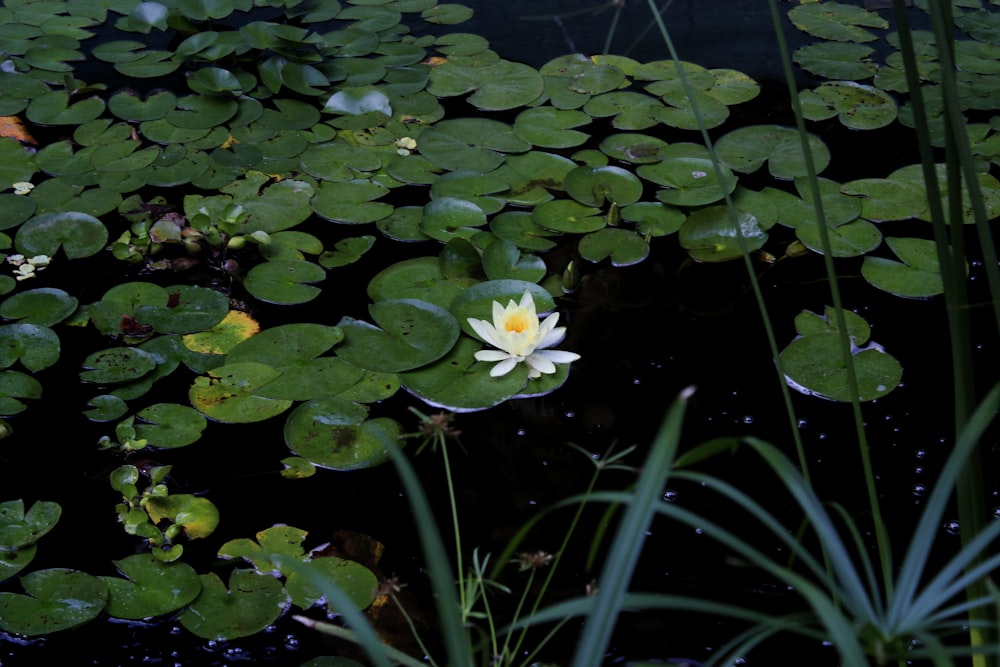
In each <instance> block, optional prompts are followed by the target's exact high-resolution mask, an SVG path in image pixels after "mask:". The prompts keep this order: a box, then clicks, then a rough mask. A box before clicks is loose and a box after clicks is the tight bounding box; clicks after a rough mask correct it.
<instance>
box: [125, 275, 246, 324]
mask: <svg viewBox="0 0 1000 667" xmlns="http://www.w3.org/2000/svg"><path fill="white" fill-rule="evenodd" d="M165 289H166V293H167V295H168V297H167V303H164V304H160V303H149V304H142V305H139V306H137V307H136V309H135V318H136V319H137V320H138V321H139V322H141V323H143V324H148V325H150V326H152V327H153V329H154V330H155V331H157V332H159V333H173V334H188V333H193V332H197V331H205V330H206V329H210V328H212V327H214V326H215V325H216V324H218V323H219V322H221V321H222V320H223V318H225V317H226V315H227V314H228V313H229V299H228V298H226V295H225V294H222V293H221V292H218V291H216V290H214V289H210V288H207V287H199V286H197V285H174V286H172V287H167V288H165Z"/></svg>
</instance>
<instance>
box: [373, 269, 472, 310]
mask: <svg viewBox="0 0 1000 667" xmlns="http://www.w3.org/2000/svg"><path fill="white" fill-rule="evenodd" d="M474 282H475V281H463V280H453V279H451V278H448V277H447V276H445V275H444V273H442V271H441V265H440V261H439V260H438V258H437V257H414V258H413V259H408V260H403V261H402V262H397V263H395V264H393V265H391V266H388V267H386V268H385V269H383V270H382V271H380V272H379V273H377V274H375V277H374V278H372V279H371V281H370V282H369V283H368V296H369V297H370V298H371V299H372V301H389V300H395V299H415V300H418V301H425V302H427V303H433V304H435V305H437V306H440V307H441V308H447V307H448V306H450V305H451V302H452V301H453V300H454V299H455V297H457V296H458V295H459V294H461V293H462V291H463V290H464V289H465V288H466V287H468V286H469V285H470V284H472V283H474Z"/></svg>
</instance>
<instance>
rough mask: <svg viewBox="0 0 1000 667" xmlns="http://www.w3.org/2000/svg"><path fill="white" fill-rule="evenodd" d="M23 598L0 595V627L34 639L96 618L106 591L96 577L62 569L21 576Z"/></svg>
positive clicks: (103, 602)
mask: <svg viewBox="0 0 1000 667" xmlns="http://www.w3.org/2000/svg"><path fill="white" fill-rule="evenodd" d="M21 586H22V587H23V588H24V591H25V593H26V595H20V594H16V593H8V592H0V628H2V629H3V630H5V631H7V632H14V633H17V634H20V635H27V636H29V637H34V636H38V635H46V634H51V633H53V632H58V631H60V630H67V629H69V628H75V627H77V626H79V625H83V624H84V623H87V622H88V621H92V620H94V619H95V618H97V616H98V614H100V613H101V611H102V610H103V609H104V607H105V605H106V604H107V601H108V589H107V587H106V586H105V585H104V582H102V581H101V580H100V579H98V578H97V577H94V576H91V575H89V574H86V573H85V572H80V571H78V570H70V569H65V568H53V569H49V570H38V571H36V572H31V573H30V574H27V575H25V576H23V577H21Z"/></svg>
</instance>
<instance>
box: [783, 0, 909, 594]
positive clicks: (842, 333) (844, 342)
mask: <svg viewBox="0 0 1000 667" xmlns="http://www.w3.org/2000/svg"><path fill="white" fill-rule="evenodd" d="M768 3H769V5H770V9H771V20H772V21H773V23H774V35H775V39H776V41H777V44H778V50H779V52H780V53H781V61H782V66H783V68H784V73H785V83H786V85H787V86H788V91H789V95H790V98H791V103H792V110H793V112H794V114H795V124H796V127H797V129H798V132H799V138H800V141H801V143H802V152H803V157H804V158H805V165H806V172H807V174H808V181H809V188H810V192H811V195H812V198H813V204H814V206H815V210H816V218H817V224H818V226H819V233H820V243H821V246H822V248H823V264H824V267H825V269H826V275H827V278H828V281H829V283H830V297H831V299H832V301H833V308H834V317H835V321H836V324H837V330H838V334H839V342H840V353H841V355H842V357H843V358H844V359H848V360H849V359H852V358H853V357H852V354H851V340H850V338H849V337H848V334H847V323H846V321H845V318H844V305H843V300H842V299H841V295H840V287H839V285H838V282H837V272H836V269H835V268H834V266H833V252H832V251H831V246H830V234H829V230H828V229H827V224H826V216H825V214H824V211H823V204H822V198H821V194H820V190H819V180H818V177H817V172H816V167H815V163H814V161H813V157H812V151H810V149H809V140H808V136H809V135H808V132H807V130H806V127H805V120H804V117H803V115H802V109H801V107H800V105H799V96H798V86H797V85H796V81H795V73H794V72H793V70H792V59H791V54H790V51H789V48H788V43H787V41H786V40H785V33H784V29H783V27H782V25H781V21H780V14H779V11H778V5H777V1H776V0H768ZM845 369H846V373H847V385H848V388H849V390H850V395H851V409H852V413H853V416H854V429H855V433H856V436H857V441H858V450H859V454H860V458H861V467H862V472H863V474H864V480H865V491H866V493H867V496H868V506H869V508H870V511H871V515H872V523H873V525H874V530H875V541H876V544H877V546H878V554H879V564H880V566H881V574H882V582H883V586H885V588H886V593H887V597H888V596H891V595H892V574H893V573H892V556H891V554H892V551H891V545H890V542H889V533H888V530H887V529H886V525H885V521H884V520H883V518H882V509H881V504H880V503H879V499H878V490H877V489H876V487H875V473H874V471H873V469H872V464H871V456H870V455H869V452H868V437H867V435H866V434H865V428H864V417H863V416H862V414H861V403H860V401H859V399H858V380H857V373H856V371H855V368H854V364H853V363H848V364H845ZM807 480H808V478H807Z"/></svg>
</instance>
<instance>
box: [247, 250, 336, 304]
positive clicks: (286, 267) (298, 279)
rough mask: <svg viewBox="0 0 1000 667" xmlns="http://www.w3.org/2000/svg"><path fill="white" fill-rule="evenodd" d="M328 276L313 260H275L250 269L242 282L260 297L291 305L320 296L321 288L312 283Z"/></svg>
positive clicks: (272, 301)
mask: <svg viewBox="0 0 1000 667" xmlns="http://www.w3.org/2000/svg"><path fill="white" fill-rule="evenodd" d="M325 278H326V272H325V271H323V269H322V268H321V267H319V266H317V265H315V264H313V263H312V262H303V261H296V260H276V261H273V262H264V263H263V264H257V265H256V266H254V267H253V268H252V269H250V270H249V271H248V272H247V275H246V278H245V279H244V282H243V286H244V287H246V290H247V291H248V292H250V293H251V294H252V295H254V296H255V297H257V298H258V299H260V300H261V301H266V302H268V303H278V304H285V305H290V304H297V303H306V302H307V301H312V300H313V299H315V298H316V297H317V296H319V294H320V292H321V291H322V290H321V289H320V288H319V287H316V286H314V285H312V284H311V283H318V282H320V281H322V280H324V279H325Z"/></svg>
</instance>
